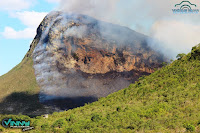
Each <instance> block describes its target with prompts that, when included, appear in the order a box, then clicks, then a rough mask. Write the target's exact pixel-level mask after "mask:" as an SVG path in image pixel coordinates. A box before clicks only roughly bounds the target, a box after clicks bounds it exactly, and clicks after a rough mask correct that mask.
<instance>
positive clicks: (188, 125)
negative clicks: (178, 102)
mask: <svg viewBox="0 0 200 133" xmlns="http://www.w3.org/2000/svg"><path fill="white" fill-rule="evenodd" d="M184 127H185V128H186V130H187V131H191V132H192V131H195V126H193V125H192V124H185V125H184Z"/></svg>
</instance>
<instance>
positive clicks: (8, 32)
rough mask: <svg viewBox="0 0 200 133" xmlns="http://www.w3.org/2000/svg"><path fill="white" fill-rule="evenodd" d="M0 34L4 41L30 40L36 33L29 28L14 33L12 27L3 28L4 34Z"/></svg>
mask: <svg viewBox="0 0 200 133" xmlns="http://www.w3.org/2000/svg"><path fill="white" fill-rule="evenodd" d="M1 34H2V35H3V37H4V38H6V39H32V38H33V37H34V36H35V34H36V31H35V29H31V28H26V29H24V30H20V31H16V30H14V29H13V28H12V27H5V29H4V32H3V33H1Z"/></svg>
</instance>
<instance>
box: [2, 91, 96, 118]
mask: <svg viewBox="0 0 200 133" xmlns="http://www.w3.org/2000/svg"><path fill="white" fill-rule="evenodd" d="M96 100H98V99H97V98H95V97H74V98H63V99H54V100H50V101H48V102H44V103H40V102H39V94H33V95H31V94H28V93H26V92H15V93H12V94H10V95H9V96H7V97H6V98H4V99H3V100H2V101H1V103H0V114H3V115H9V114H14V115H19V114H22V115H28V116H30V117H35V116H40V115H44V114H51V113H53V112H55V111H57V112H58V111H64V110H68V109H73V108H76V107H80V106H83V105H85V103H90V102H94V101H96Z"/></svg>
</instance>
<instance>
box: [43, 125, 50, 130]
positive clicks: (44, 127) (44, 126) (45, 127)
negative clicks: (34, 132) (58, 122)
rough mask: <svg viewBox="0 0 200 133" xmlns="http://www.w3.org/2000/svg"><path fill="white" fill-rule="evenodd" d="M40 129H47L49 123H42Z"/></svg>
mask: <svg viewBox="0 0 200 133" xmlns="http://www.w3.org/2000/svg"><path fill="white" fill-rule="evenodd" d="M41 129H42V130H47V129H49V125H48V124H43V125H42V126H41Z"/></svg>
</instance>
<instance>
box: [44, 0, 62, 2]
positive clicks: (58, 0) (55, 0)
mask: <svg viewBox="0 0 200 133" xmlns="http://www.w3.org/2000/svg"><path fill="white" fill-rule="evenodd" d="M46 1H47V2H49V3H59V2H60V1H61V0H46Z"/></svg>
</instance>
